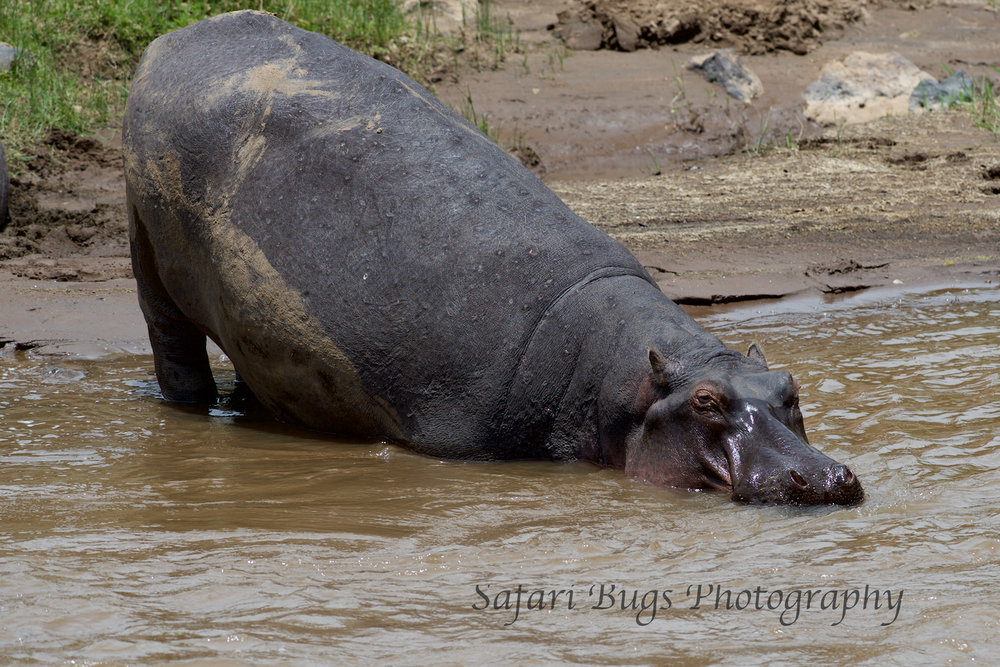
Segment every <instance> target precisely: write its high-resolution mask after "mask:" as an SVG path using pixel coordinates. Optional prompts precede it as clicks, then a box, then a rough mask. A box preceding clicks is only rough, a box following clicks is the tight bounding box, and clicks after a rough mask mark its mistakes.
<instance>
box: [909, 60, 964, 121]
mask: <svg viewBox="0 0 1000 667" xmlns="http://www.w3.org/2000/svg"><path fill="white" fill-rule="evenodd" d="M972 86H973V81H972V79H971V78H970V77H969V75H968V74H966V73H965V72H963V71H962V70H958V71H957V72H955V73H954V74H952V75H951V76H949V77H945V78H944V79H941V81H939V82H938V81H933V80H931V81H921V82H920V83H919V84H917V87H916V88H914V89H913V92H912V93H910V110H911V111H914V110H917V109H939V110H940V109H947V108H948V107H950V106H951V105H952V104H953V103H955V102H959V101H966V102H967V101H969V100H970V99H971V97H972Z"/></svg>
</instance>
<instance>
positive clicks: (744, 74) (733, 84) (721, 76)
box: [688, 49, 764, 102]
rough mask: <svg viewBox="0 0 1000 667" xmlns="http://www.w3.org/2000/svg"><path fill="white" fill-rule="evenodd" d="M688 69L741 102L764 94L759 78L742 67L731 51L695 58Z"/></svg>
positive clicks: (720, 50) (721, 50) (738, 58)
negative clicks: (715, 84)
mask: <svg viewBox="0 0 1000 667" xmlns="http://www.w3.org/2000/svg"><path fill="white" fill-rule="evenodd" d="M688 69H690V70H694V71H695V72H698V73H699V74H701V75H702V76H703V77H705V78H706V79H707V80H708V81H709V82H710V83H717V84H719V85H720V86H722V87H723V89H725V91H726V93H728V94H729V95H730V96H731V97H735V98H736V99H738V100H741V101H743V102H749V101H750V100H752V99H754V98H756V97H759V96H760V95H761V94H762V93H763V92H764V86H763V84H761V82H760V78H758V77H757V75H756V74H754V73H753V72H752V71H750V70H749V69H747V68H746V67H745V66H744V65H743V63H742V62H741V61H740V57H739V56H738V55H736V52H735V51H733V50H732V49H719V50H718V51H716V52H715V53H710V54H709V55H707V56H695V57H694V58H692V59H691V60H690V61H689V62H688Z"/></svg>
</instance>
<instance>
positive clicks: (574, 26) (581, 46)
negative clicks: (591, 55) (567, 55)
mask: <svg viewBox="0 0 1000 667" xmlns="http://www.w3.org/2000/svg"><path fill="white" fill-rule="evenodd" d="M558 19H559V22H558V27H557V28H556V34H557V35H558V36H559V37H561V38H562V40H563V41H564V42H566V46H568V47H569V48H571V49H573V50H575V51H596V50H598V49H599V48H601V45H602V43H603V42H604V28H603V27H602V26H601V23H600V22H599V21H597V20H595V19H592V18H590V17H586V16H580V15H579V14H575V13H573V12H571V11H569V10H565V11H562V12H559V14H558Z"/></svg>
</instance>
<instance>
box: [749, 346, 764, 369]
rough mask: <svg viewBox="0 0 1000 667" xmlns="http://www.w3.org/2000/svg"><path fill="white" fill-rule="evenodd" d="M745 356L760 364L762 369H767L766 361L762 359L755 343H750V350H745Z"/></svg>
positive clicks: (761, 354)
mask: <svg viewBox="0 0 1000 667" xmlns="http://www.w3.org/2000/svg"><path fill="white" fill-rule="evenodd" d="M747 356H748V357H750V358H751V359H753V360H754V361H758V362H760V364H761V365H762V366H763V367H764V369H765V370H766V369H767V359H765V358H764V353H763V352H761V349H760V348H759V347H757V343H750V349H749V350H747Z"/></svg>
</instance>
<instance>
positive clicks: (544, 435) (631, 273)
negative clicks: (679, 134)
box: [123, 11, 861, 504]
mask: <svg viewBox="0 0 1000 667" xmlns="http://www.w3.org/2000/svg"><path fill="white" fill-rule="evenodd" d="M123 150H124V157H125V175H126V185H127V201H128V208H129V219H130V231H131V242H132V254H133V268H134V271H135V275H136V279H137V282H138V286H139V297H140V304H141V306H142V309H143V312H144V314H145V316H146V320H147V323H148V325H149V333H150V340H151V343H152V345H153V350H154V359H155V364H156V371H157V377H158V380H159V382H160V387H161V389H162V391H163V394H164V396H165V397H166V398H167V400H171V401H178V402H192V403H198V402H207V401H211V400H213V399H214V397H215V384H214V381H213V379H212V374H211V371H210V369H209V367H208V361H207V357H206V353H205V335H206V334H207V335H208V336H210V337H211V338H212V339H213V340H214V341H215V342H216V343H218V344H219V346H220V347H221V348H222V349H223V350H225V352H226V354H227V355H228V356H229V357H230V358H231V359H232V361H233V363H234V365H235V367H236V369H237V370H238V372H239V374H240V376H241V377H242V378H243V379H244V380H245V382H246V384H247V385H248V387H249V388H250V389H251V390H252V392H253V393H254V395H255V396H257V398H258V399H259V400H260V401H261V402H262V403H263V404H264V405H265V406H266V407H268V408H269V409H270V410H271V411H272V412H273V413H274V414H275V415H276V416H277V417H279V418H280V419H283V420H286V421H289V422H293V423H298V424H302V425H305V426H307V427H310V428H314V429H319V430H323V431H327V432H334V433H343V434H352V435H358V436H365V437H379V438H387V439H391V440H393V441H395V442H398V443H399V444H402V445H404V446H406V447H409V448H410V449H413V450H415V451H417V452H422V453H424V454H428V455H430V456H435V457H442V458H457V459H478V460H499V459H515V458H543V459H555V460H576V459H584V460H589V461H593V462H595V463H598V464H602V465H611V466H616V467H619V468H624V469H625V470H626V472H627V474H629V475H630V476H633V477H636V478H639V479H644V480H648V481H650V482H653V483H656V484H661V485H666V486H676V487H680V488H722V489H725V490H726V491H727V492H729V493H731V494H732V495H733V496H734V497H735V498H737V499H739V500H744V501H748V502H797V503H827V502H832V503H844V504H849V503H854V502H858V501H860V499H861V487H860V485H859V484H858V483H857V480H856V479H854V478H853V475H851V476H850V479H849V480H848V479H846V478H847V476H848V475H849V474H850V473H849V472H844V471H846V468H845V469H843V471H841V470H840V468H838V467H837V466H839V464H836V463H835V462H834V461H832V460H830V459H827V458H826V457H824V456H822V455H821V454H819V452H816V450H814V449H812V448H810V447H809V446H808V445H807V444H806V443H805V434H804V431H803V429H802V424H801V416H800V415H799V414H798V412H797V410H796V411H791V410H788V409H786V408H785V407H784V406H785V403H784V402H786V401H787V400H788V399H787V395H788V394H789V392H792V393H794V387H793V385H792V381H791V379H790V377H788V375H787V374H781V373H768V372H766V368H765V367H764V365H763V362H762V361H761V359H758V358H750V357H745V356H743V355H741V354H738V353H736V352H733V351H731V350H728V349H726V348H725V347H724V346H723V345H722V344H721V342H719V341H718V340H717V339H716V338H715V337H713V336H711V335H710V334H708V333H707V332H705V331H704V330H703V329H701V327H699V326H698V325H697V324H696V323H695V322H694V321H693V320H691V319H690V318H689V317H688V316H687V315H685V314H684V312H683V311H682V310H681V309H680V308H678V307H677V306H676V305H675V304H674V303H672V302H671V301H670V300H669V299H667V298H666V297H665V296H664V295H663V294H662V293H661V292H660V290H659V289H658V288H657V286H656V284H655V282H654V281H653V280H652V279H651V278H650V277H649V275H648V274H647V273H646V271H645V270H644V269H643V268H642V266H641V265H640V264H639V263H638V262H637V261H636V260H635V258H634V257H633V256H632V255H631V254H630V253H629V252H628V251H627V250H626V249H625V248H624V247H623V246H622V245H620V244H619V243H617V242H615V241H613V240H612V239H610V238H609V237H608V236H606V235H605V234H603V233H602V232H600V231H599V230H597V229H596V228H594V227H592V226H591V225H589V224H588V223H586V222H585V221H583V220H582V219H580V218H579V217H578V216H576V215H575V214H574V213H573V212H571V211H570V210H569V209H568V208H567V207H566V206H565V205H564V204H563V203H562V202H561V201H560V200H559V199H558V198H557V197H556V196H555V195H554V194H553V193H552V192H551V191H550V190H549V189H548V188H546V187H545V186H544V185H543V184H542V183H541V182H540V181H539V180H538V179H537V178H535V177H534V176H533V175H532V174H531V173H530V172H528V171H527V170H526V169H524V168H523V167H522V166H521V165H520V164H519V163H518V162H517V161H515V160H514V159H512V158H511V157H510V156H508V155H507V154H506V153H505V152H504V151H503V150H501V149H500V148H499V147H498V146H496V145H495V144H494V143H492V142H491V141H489V140H488V139H486V138H485V137H484V136H483V135H482V134H480V133H479V132H478V131H476V130H475V129H474V128H472V127H471V126H470V125H469V124H468V123H467V122H466V121H465V120H464V119H462V118H461V117H460V116H458V115H456V114H455V113H453V112H452V111H450V110H449V109H447V108H446V107H445V106H443V105H442V104H441V103H440V102H438V101H437V100H436V99H435V98H434V97H433V96H432V95H431V94H430V93H428V92H427V91H426V90H424V89H423V88H421V87H420V86H419V85H418V84H416V83H415V82H414V81H412V80H410V79H409V78H407V77H405V76H404V75H402V74H400V73H399V72H398V71H396V70H394V69H392V68H391V67H388V66H387V65H384V64H382V63H379V62H376V61H374V60H371V59H369V58H367V57H365V56H362V55H360V54H358V53H355V52H353V51H351V50H349V49H347V48H345V47H343V46H341V45H339V44H337V43H335V42H333V41H331V40H330V39H328V38H326V37H323V36H320V35H317V34H313V33H309V32H306V31H303V30H299V29H297V28H294V27H292V26H290V25H288V24H286V23H284V22H282V21H280V20H278V19H276V18H274V17H272V16H269V15H267V14H263V13H257V12H251V11H245V12H236V13H233V14H226V15H223V16H220V17H215V18H213V19H207V20H205V21H202V22H201V23H198V24H195V25H193V26H190V27H188V28H185V29H183V30H180V31H177V32H174V33H170V34H168V35H165V36H163V37H161V38H159V39H157V40H156V41H155V42H153V43H152V44H151V45H150V46H149V48H148V49H147V50H146V53H145V54H144V56H143V59H142V62H141V63H140V65H139V68H138V70H137V72H136V76H135V80H134V83H133V86H132V91H131V94H130V96H129V100H128V105H127V108H126V114H125V120H124V128H123ZM704 382H712V383H714V384H713V387H715V388H714V389H713V391H714V392H715V393H716V397H715V399H714V400H716V402H718V403H719V404H720V407H719V408H718V409H717V410H716V413H717V416H716V417H714V419H715V422H713V423H712V424H708V425H705V424H702V422H699V421H697V420H698V419H701V417H704V416H705V415H708V414H709V410H708V409H707V408H705V407H704V406H702V407H700V408H697V409H696V408H695V407H693V406H694V403H693V401H697V400H701V399H698V398H697V396H699V395H700V394H699V391H700V390H699V387H701V385H702V384H703V383H704ZM716 385H717V386H716ZM702 388H703V387H702ZM701 394H704V391H701ZM692 397H694V398H692ZM722 397H724V398H722ZM722 403H725V407H722V405H721V404H722ZM702 421H704V420H702ZM716 422H718V423H716ZM723 422H724V424H723ZM695 425H697V428H695ZM841 468H842V466H841ZM792 472H794V475H793V474H792ZM800 481H801V482H802V484H800V483H799V482H800ZM806 488H807V489H808V491H806V490H803V489H806Z"/></svg>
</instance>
